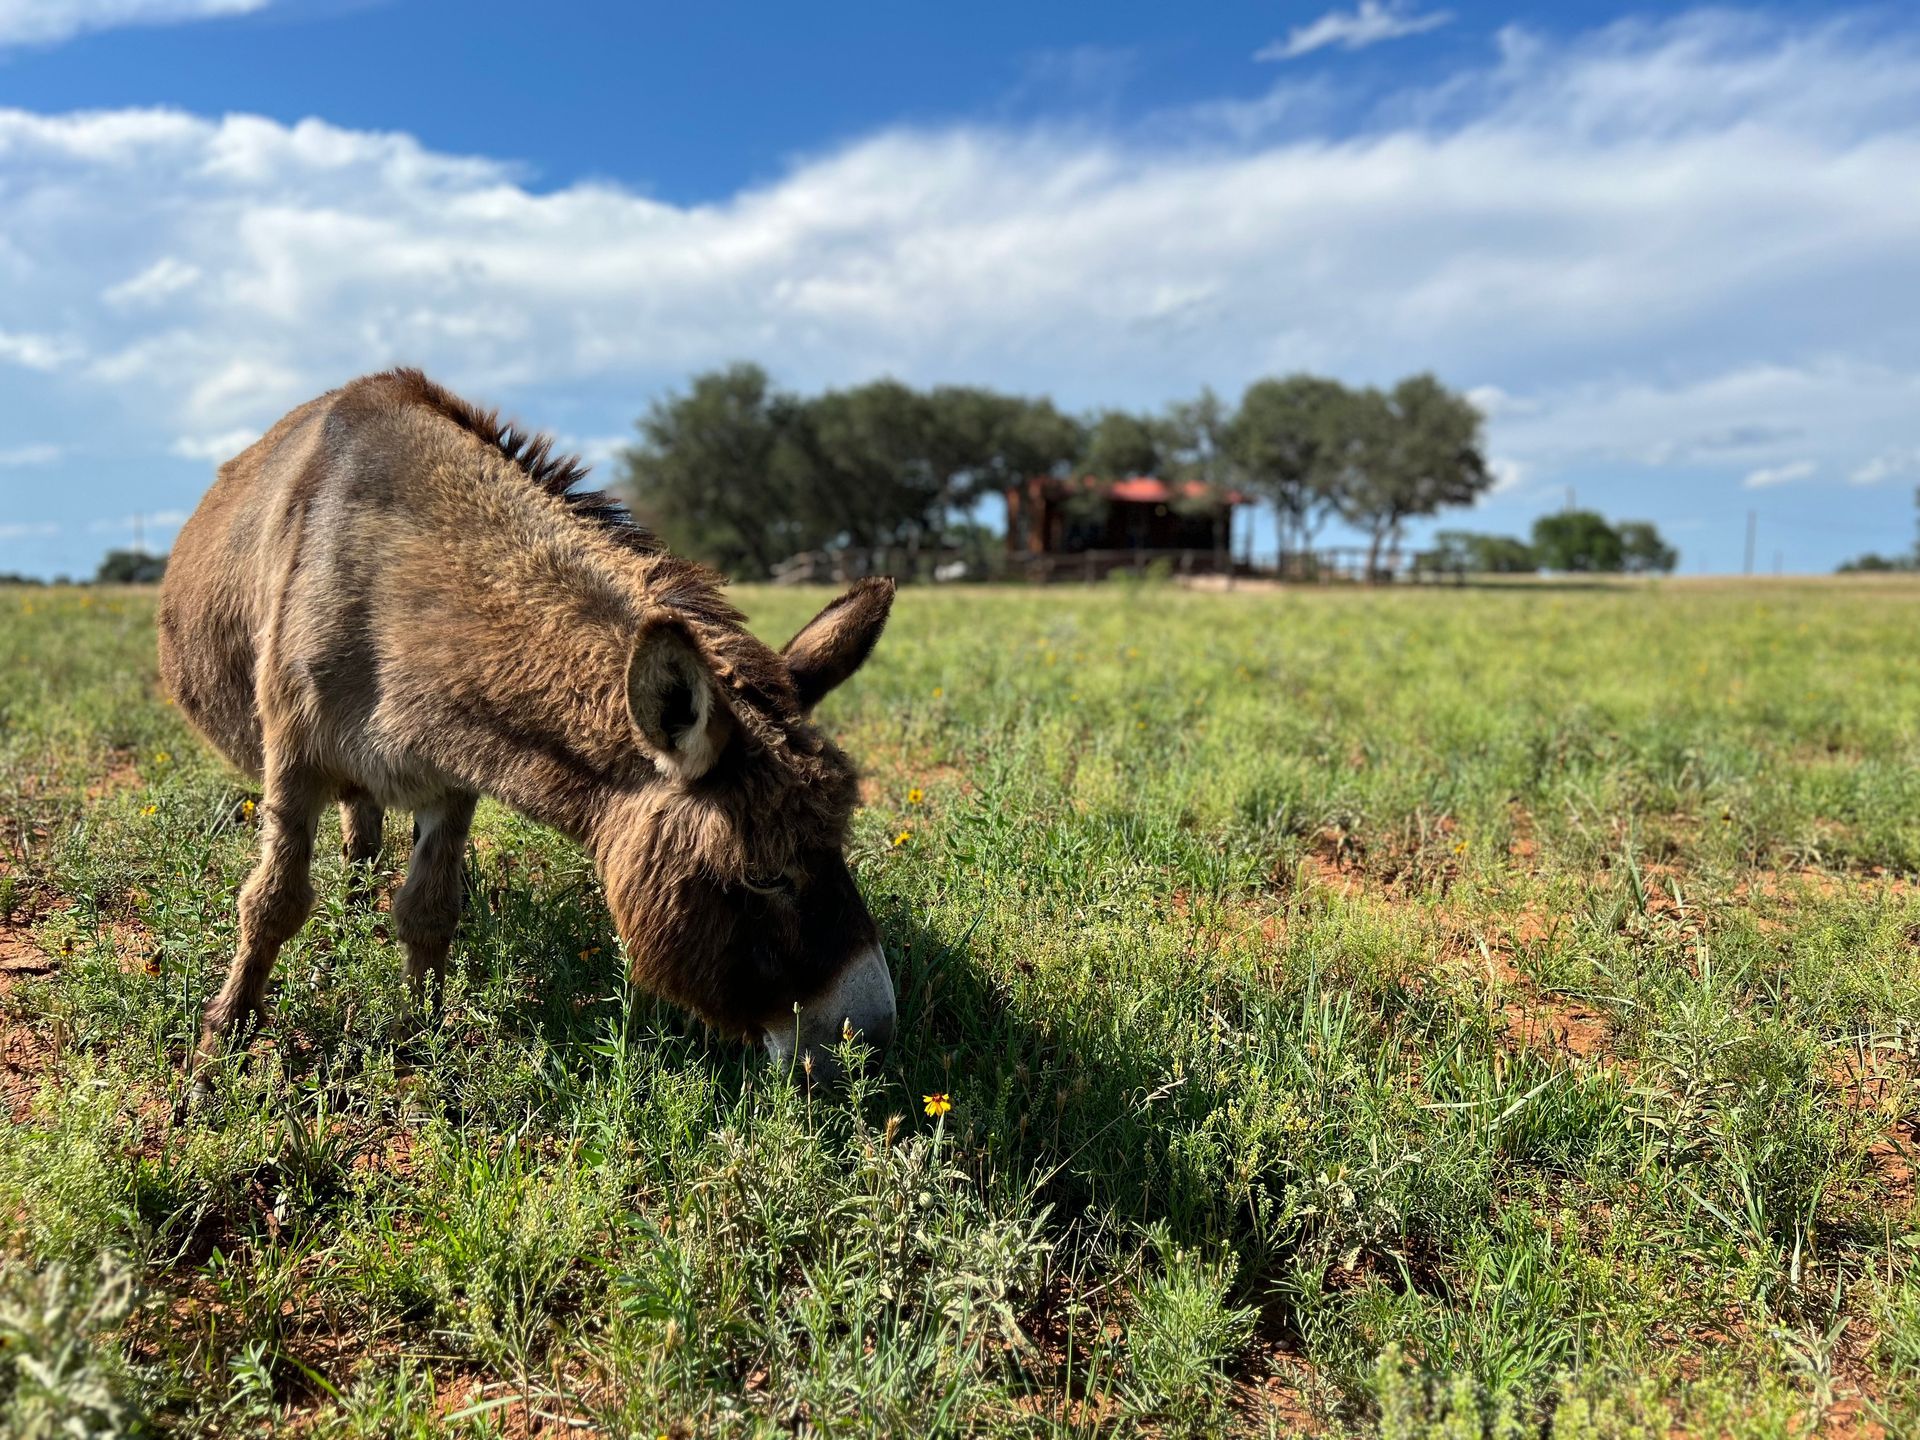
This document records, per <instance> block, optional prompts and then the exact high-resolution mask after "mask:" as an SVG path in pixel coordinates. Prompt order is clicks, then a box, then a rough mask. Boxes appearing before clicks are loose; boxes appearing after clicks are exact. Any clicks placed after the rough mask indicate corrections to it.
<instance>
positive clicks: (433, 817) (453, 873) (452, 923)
mask: <svg viewBox="0 0 1920 1440" xmlns="http://www.w3.org/2000/svg"><path fill="white" fill-rule="evenodd" d="M475 799H476V797H475V796H473V795H463V794H455V795H448V796H445V797H443V798H442V799H440V800H437V801H435V802H434V803H433V804H431V805H423V806H421V807H420V808H419V809H418V810H415V811H414V812H413V856H412V858H411V859H409V860H408V861H407V880H406V883H405V884H404V885H402V886H401V887H400V889H399V891H398V893H396V894H395V895H394V897H393V928H394V933H395V934H397V935H398V936H399V937H400V939H401V941H402V942H404V943H405V945H406V947H407V988H408V991H409V993H410V994H411V995H412V997H413V998H414V999H415V1000H416V1001H417V1000H419V999H421V998H422V996H423V993H424V991H425V990H426V988H427V977H428V976H429V975H431V976H432V977H433V978H434V980H435V981H436V982H438V983H439V984H444V983H445V981H446V977H447V953H448V951H450V950H451V949H452V948H453V932H454V930H455V929H456V928H457V927H458V926H459V924H460V910H461V907H462V905H463V904H464V902H465V899H466V894H465V883H466V882H465V875H464V871H463V865H462V862H463V861H464V859H465V857H466V853H467V830H468V827H470V826H471V825H472V824H473V807H474V802H475Z"/></svg>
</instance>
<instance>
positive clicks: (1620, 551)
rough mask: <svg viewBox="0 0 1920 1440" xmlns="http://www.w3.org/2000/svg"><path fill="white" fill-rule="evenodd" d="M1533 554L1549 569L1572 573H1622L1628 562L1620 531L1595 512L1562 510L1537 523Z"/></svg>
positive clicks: (1535, 524)
mask: <svg viewBox="0 0 1920 1440" xmlns="http://www.w3.org/2000/svg"><path fill="white" fill-rule="evenodd" d="M1533 553H1534V554H1535V555H1536V556H1538V557H1539V560H1540V564H1541V566H1542V567H1543V568H1545V569H1548V570H1558V571H1562V572H1563V573H1570V574H1598V573H1611V572H1614V571H1618V570H1619V569H1620V568H1621V567H1622V566H1623V565H1625V563H1626V549H1625V547H1624V546H1623V545H1622V544H1621V540H1620V532H1619V531H1618V530H1615V529H1614V528H1613V527H1612V526H1611V525H1609V524H1608V523H1607V522H1606V520H1605V518H1604V517H1602V516H1600V515H1598V514H1596V513H1595V512H1594V511H1592V510H1562V511H1560V512H1559V513H1558V514H1556V515H1542V516H1541V517H1540V518H1539V519H1538V520H1536V521H1534V522H1533Z"/></svg>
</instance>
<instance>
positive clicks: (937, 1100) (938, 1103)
mask: <svg viewBox="0 0 1920 1440" xmlns="http://www.w3.org/2000/svg"><path fill="white" fill-rule="evenodd" d="M920 1101H921V1103H922V1104H923V1105H925V1106H926V1107H927V1114H929V1115H932V1116H934V1117H936V1118H938V1117H939V1116H941V1115H944V1114H946V1113H947V1112H948V1111H949V1110H951V1109H953V1101H951V1100H949V1099H948V1098H947V1092H946V1091H944V1090H936V1091H934V1092H933V1094H931V1095H922V1096H921V1097H920Z"/></svg>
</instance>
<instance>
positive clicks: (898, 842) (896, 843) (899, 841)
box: [893, 830, 913, 850]
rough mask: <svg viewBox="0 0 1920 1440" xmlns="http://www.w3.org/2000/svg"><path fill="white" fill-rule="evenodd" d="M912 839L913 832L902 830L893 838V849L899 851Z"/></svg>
mask: <svg viewBox="0 0 1920 1440" xmlns="http://www.w3.org/2000/svg"><path fill="white" fill-rule="evenodd" d="M912 838H913V831H911V830H902V831H901V832H900V833H899V834H898V835H896V836H894V837H893V848H894V849H896V850H898V849H899V848H900V847H901V846H902V845H904V844H906V843H907V841H909V840H911V839H912Z"/></svg>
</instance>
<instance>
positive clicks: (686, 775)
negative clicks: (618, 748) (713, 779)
mask: <svg viewBox="0 0 1920 1440" xmlns="http://www.w3.org/2000/svg"><path fill="white" fill-rule="evenodd" d="M627 713H628V714H629V715H631V716H632V717H633V723H634V727H635V728H636V729H638V730H639V732H640V734H641V736H642V738H643V739H645V740H646V742H647V746H648V748H649V749H651V750H652V751H653V761H654V764H656V765H658V766H659V767H660V770H661V772H662V773H663V774H666V775H671V776H676V777H678V778H679V779H682V780H697V779H699V778H700V777H701V776H702V775H704V774H706V773H707V771H709V770H711V769H712V768H713V762H714V761H716V760H718V759H719V758H720V752H721V751H722V750H724V749H726V748H727V737H728V736H729V735H731V734H732V733H733V715H732V712H730V711H729V710H728V709H727V705H726V702H725V701H724V700H722V699H721V698H720V687H719V686H718V685H717V684H716V683H715V682H714V678H713V672H712V671H711V670H709V669H708V668H707V660H706V657H705V656H704V655H702V654H701V653H700V647H699V645H698V644H696V643H695V641H694V638H693V635H692V633H691V632H690V631H688V629H687V627H686V626H685V625H684V624H683V623H681V622H680V621H679V620H675V619H672V618H670V617H667V616H657V617H655V618H654V619H651V620H648V621H647V622H646V623H645V624H644V625H642V626H641V627H640V635H639V638H638V639H636V640H635V641H634V644H633V657H632V658H631V659H630V660H628V661H627Z"/></svg>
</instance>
